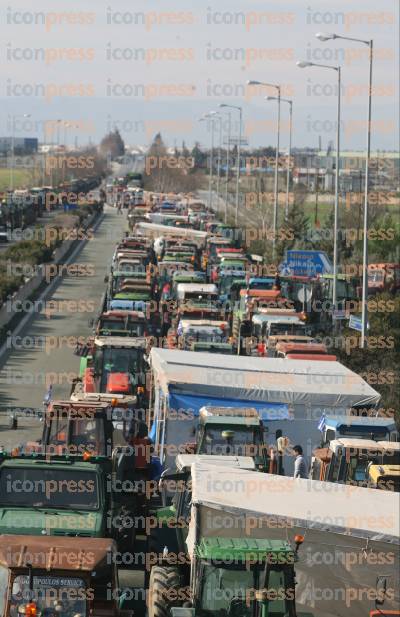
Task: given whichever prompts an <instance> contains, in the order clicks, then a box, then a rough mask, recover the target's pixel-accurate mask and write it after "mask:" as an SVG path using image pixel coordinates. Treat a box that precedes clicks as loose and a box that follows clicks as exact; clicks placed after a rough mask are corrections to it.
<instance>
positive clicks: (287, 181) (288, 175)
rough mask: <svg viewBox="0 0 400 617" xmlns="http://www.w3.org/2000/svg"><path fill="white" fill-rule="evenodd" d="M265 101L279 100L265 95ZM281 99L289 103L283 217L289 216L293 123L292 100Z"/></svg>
mask: <svg viewBox="0 0 400 617" xmlns="http://www.w3.org/2000/svg"><path fill="white" fill-rule="evenodd" d="M265 99H266V100H267V101H279V99H278V97H277V96H266V97H265ZM281 101H282V102H284V103H288V104H289V152H288V162H287V168H286V204H285V219H286V221H287V220H288V218H289V185H290V157H291V154H292V124H293V122H292V121H293V101H290V100H289V99H282V98H281Z"/></svg>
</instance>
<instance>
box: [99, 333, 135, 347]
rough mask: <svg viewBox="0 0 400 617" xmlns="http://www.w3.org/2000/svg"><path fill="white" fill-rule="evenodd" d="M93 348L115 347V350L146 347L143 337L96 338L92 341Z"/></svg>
mask: <svg viewBox="0 0 400 617" xmlns="http://www.w3.org/2000/svg"><path fill="white" fill-rule="evenodd" d="M94 344H95V347H115V348H119V347H121V348H129V347H130V348H132V349H133V348H137V347H146V339H145V338H144V337H127V336H96V338H95V339H94Z"/></svg>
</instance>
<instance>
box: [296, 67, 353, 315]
mask: <svg viewBox="0 0 400 617" xmlns="http://www.w3.org/2000/svg"><path fill="white" fill-rule="evenodd" d="M297 66H298V67H299V68H301V69H304V68H307V67H309V66H317V67H319V68H324V69H329V70H331V71H336V72H337V77H338V101H337V128H336V170H335V172H336V173H335V211H334V223H333V284H332V304H333V313H332V319H333V324H334V326H335V319H336V315H335V311H336V308H337V306H336V305H337V262H338V255H337V253H338V250H337V248H338V247H337V245H338V219H339V163H340V122H341V105H340V101H341V92H340V91H341V87H342V81H341V79H342V76H341V73H342V71H341V68H340V66H331V65H330V64H316V63H315V62H306V61H300V62H297Z"/></svg>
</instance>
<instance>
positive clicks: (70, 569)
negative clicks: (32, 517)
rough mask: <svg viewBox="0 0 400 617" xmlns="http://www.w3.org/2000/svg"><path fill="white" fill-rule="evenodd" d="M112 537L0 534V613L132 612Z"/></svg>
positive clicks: (73, 615) (42, 616)
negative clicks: (119, 573)
mask: <svg viewBox="0 0 400 617" xmlns="http://www.w3.org/2000/svg"><path fill="white" fill-rule="evenodd" d="M116 563H117V546H116V544H115V542H114V541H113V540H110V539H101V538H81V539H80V542H79V546H77V540H76V538H70V537H68V536H62V537H55V536H27V535H8V534H5V535H2V536H0V617H27V616H28V617H60V616H62V617H77V616H79V617H89V615H94V616H100V615H107V617H133V611H130V610H127V609H126V605H127V594H126V593H123V592H122V590H121V588H120V586H119V582H118V571H117V567H116Z"/></svg>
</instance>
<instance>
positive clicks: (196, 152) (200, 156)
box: [191, 141, 207, 169]
mask: <svg viewBox="0 0 400 617" xmlns="http://www.w3.org/2000/svg"><path fill="white" fill-rule="evenodd" d="M191 156H192V157H193V160H194V167H193V169H196V168H197V169H198V168H199V167H204V166H205V165H206V163H207V154H206V153H205V152H203V151H202V150H201V148H200V144H199V142H198V141H196V143H195V144H194V146H193V148H192V152H191Z"/></svg>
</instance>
